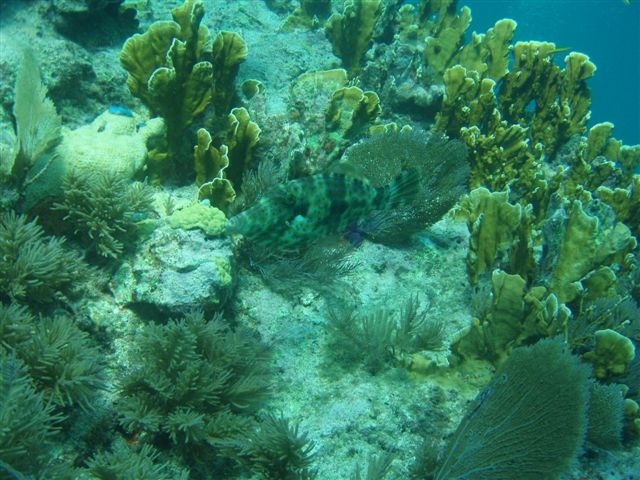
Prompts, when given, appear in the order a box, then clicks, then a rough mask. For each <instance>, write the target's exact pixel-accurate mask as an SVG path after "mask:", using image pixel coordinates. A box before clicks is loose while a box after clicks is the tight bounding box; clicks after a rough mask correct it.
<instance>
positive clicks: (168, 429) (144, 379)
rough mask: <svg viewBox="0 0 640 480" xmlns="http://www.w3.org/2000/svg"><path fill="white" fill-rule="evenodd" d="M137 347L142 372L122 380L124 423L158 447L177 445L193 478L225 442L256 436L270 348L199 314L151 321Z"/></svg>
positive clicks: (265, 392) (210, 464)
mask: <svg viewBox="0 0 640 480" xmlns="http://www.w3.org/2000/svg"><path fill="white" fill-rule="evenodd" d="M135 344H136V348H135V358H132V361H133V362H134V364H135V365H137V368H135V369H134V370H133V371H131V372H130V373H129V374H127V375H126V376H125V378H123V380H122V383H121V387H120V389H121V395H120V397H119V400H118V403H117V410H118V412H120V415H121V419H120V422H121V424H122V426H123V427H124V428H125V429H126V431H127V432H129V434H130V435H133V436H136V437H140V436H142V437H143V438H145V439H146V441H147V442H148V443H150V444H151V445H153V446H155V448H158V449H161V450H162V449H166V448H169V447H172V448H175V451H176V452H180V457H181V458H182V461H183V462H184V463H185V465H189V467H190V469H191V472H192V475H196V472H198V471H206V470H203V469H211V468H213V465H215V464H216V463H220V461H221V459H218V460H217V461H216V457H217V456H219V455H221V453H222V450H221V448H222V447H223V446H224V445H226V444H228V443H231V442H234V441H235V442H239V441H241V440H242V439H243V438H245V437H246V435H248V432H250V431H252V429H253V428H254V426H255V424H254V420H253V418H252V414H254V413H255V412H256V411H257V409H258V408H259V407H260V405H261V403H262V402H263V401H264V400H265V399H266V398H267V395H268V393H269V387H270V371H269V365H268V363H269V362H268V361H269V352H268V350H267V349H266V347H265V345H264V344H262V343H261V342H260V341H258V340H257V339H255V338H254V337H253V335H252V334H251V333H250V332H249V331H247V330H244V329H237V330H235V331H234V330H231V329H230V328H229V327H228V326H226V325H225V322H224V321H223V319H222V318H221V316H220V315H216V316H214V317H213V318H212V319H211V320H206V319H205V318H204V316H203V315H202V313H199V312H194V313H192V314H190V315H189V316H187V317H186V318H184V319H180V320H171V321H169V322H168V323H167V324H165V325H156V324H149V325H147V326H146V327H145V328H144V329H143V331H142V332H141V333H140V336H139V337H138V338H137V339H136V341H135ZM222 456H223V459H222V460H224V455H222ZM227 458H228V456H227ZM223 463H224V462H223ZM220 468H223V467H222V465H220Z"/></svg>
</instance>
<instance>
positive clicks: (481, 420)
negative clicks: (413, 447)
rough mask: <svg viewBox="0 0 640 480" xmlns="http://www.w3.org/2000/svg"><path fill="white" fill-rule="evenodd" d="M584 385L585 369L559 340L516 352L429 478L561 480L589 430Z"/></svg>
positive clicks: (474, 406) (586, 384)
mask: <svg viewBox="0 0 640 480" xmlns="http://www.w3.org/2000/svg"><path fill="white" fill-rule="evenodd" d="M588 378H589V369H588V367H586V366H585V365H583V364H581V363H580V360H579V359H578V358H577V357H575V356H573V355H571V354H570V353H569V352H568V351H567V349H566V347H565V346H564V345H563V344H562V342H561V341H560V340H558V339H554V340H545V341H541V342H539V343H537V344H536V345H534V346H532V347H522V348H519V349H517V350H514V351H513V353H512V354H511V355H510V356H509V358H508V359H507V361H506V362H505V363H504V364H503V365H502V366H501V368H500V369H498V371H497V372H496V373H495V376H494V379H493V381H492V382H491V383H490V384H489V386H487V388H486V389H485V390H484V391H483V392H482V393H480V394H479V395H478V396H477V397H476V399H475V400H474V402H473V404H472V405H471V406H470V408H469V410H468V412H467V415H466V417H465V418H464V420H463V421H462V423H461V424H460V425H459V426H458V428H457V430H456V432H455V433H454V434H453V436H452V437H451V439H450V440H449V443H448V447H447V450H446V451H445V453H444V455H443V457H442V462H441V464H440V466H439V467H438V469H437V471H436V473H435V476H434V478H435V479H437V480H444V479H454V478H460V477H464V476H469V475H472V476H473V478H476V479H487V480H488V479H495V478H514V477H517V478H523V479H532V480H533V479H537V478H541V477H551V476H557V475H558V474H561V473H563V472H566V471H567V470H568V468H569V466H570V465H571V462H572V461H573V460H574V459H575V458H576V456H577V455H578V453H579V451H580V449H581V446H582V442H583V441H584V436H585V433H586V430H587V409H588V407H587V406H588V402H589V381H588ZM505 412H508V415H505ZM498 419H501V420H498ZM550 432H553V434H550Z"/></svg>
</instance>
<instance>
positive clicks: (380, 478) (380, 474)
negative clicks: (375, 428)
mask: <svg viewBox="0 0 640 480" xmlns="http://www.w3.org/2000/svg"><path fill="white" fill-rule="evenodd" d="M392 460H393V456H392V455H391V454H388V453H383V454H381V455H378V456H373V455H372V456H370V457H369V458H368V461H367V470H366V473H365V474H364V476H363V475H362V474H361V473H360V466H359V465H358V466H357V467H356V469H355V471H354V472H353V475H352V476H351V480H384V479H385V478H386V476H387V474H388V473H389V469H390V467H391V462H392Z"/></svg>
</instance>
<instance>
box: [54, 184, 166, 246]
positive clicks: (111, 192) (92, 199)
mask: <svg viewBox="0 0 640 480" xmlns="http://www.w3.org/2000/svg"><path fill="white" fill-rule="evenodd" d="M152 201H153V190H152V189H151V187H149V186H148V185H147V184H145V183H140V182H136V183H130V182H129V181H128V180H127V179H126V178H125V177H122V176H120V175H118V174H117V173H115V174H114V173H112V174H107V173H88V172H85V173H70V174H68V175H67V176H66V177H65V179H64V181H63V184H62V199H61V200H60V202H59V203H54V205H53V209H54V210H58V211H60V212H62V214H63V215H64V216H63V222H64V226H65V228H66V230H67V234H68V235H69V236H71V237H75V238H77V239H78V240H79V241H80V243H81V244H82V245H83V246H84V247H85V248H87V250H88V251H89V252H90V253H97V254H98V255H100V256H102V257H108V258H118V257H119V256H120V255H122V253H123V251H124V249H125V245H127V244H131V243H132V241H133V240H134V239H135V230H136V224H137V223H138V222H139V221H141V220H145V219H147V218H149V216H150V215H151V212H152Z"/></svg>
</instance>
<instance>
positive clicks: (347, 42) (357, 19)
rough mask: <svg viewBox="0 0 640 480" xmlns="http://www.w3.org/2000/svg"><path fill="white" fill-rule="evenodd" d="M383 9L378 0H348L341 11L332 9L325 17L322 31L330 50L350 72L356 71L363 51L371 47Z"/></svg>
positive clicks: (352, 73)
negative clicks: (336, 11)
mask: <svg viewBox="0 0 640 480" xmlns="http://www.w3.org/2000/svg"><path fill="white" fill-rule="evenodd" d="M382 9H383V6H382V2H381V0H350V1H348V2H346V3H345V6H344V11H343V12H342V13H335V14H333V15H332V16H331V17H330V18H329V20H327V24H326V26H325V33H326V35H327V38H328V39H329V41H330V42H331V45H332V47H333V53H335V54H336V56H338V57H340V59H341V60H342V64H343V65H344V67H345V68H346V69H347V71H349V73H350V74H351V75H354V74H355V73H357V72H358V70H359V69H360V67H361V62H362V58H363V57H364V54H365V53H366V52H367V50H368V49H369V48H370V47H371V44H372V40H373V33H374V29H375V27H376V22H377V20H378V17H379V16H380V14H381V13H382Z"/></svg>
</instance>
